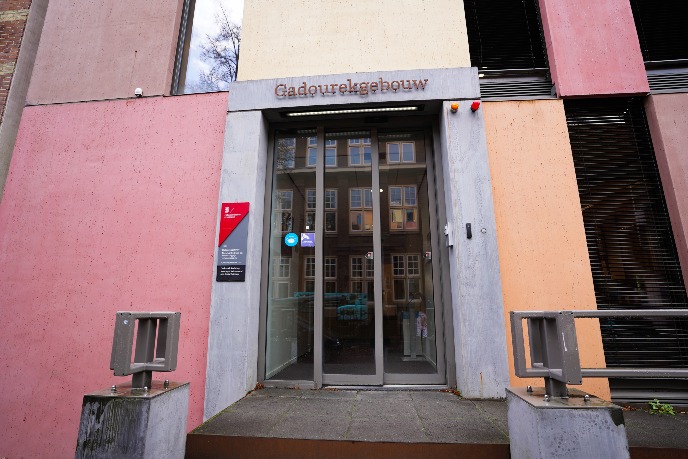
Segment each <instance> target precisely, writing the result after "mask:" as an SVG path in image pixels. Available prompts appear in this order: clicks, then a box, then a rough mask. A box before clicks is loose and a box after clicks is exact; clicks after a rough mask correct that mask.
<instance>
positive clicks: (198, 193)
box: [0, 93, 227, 457]
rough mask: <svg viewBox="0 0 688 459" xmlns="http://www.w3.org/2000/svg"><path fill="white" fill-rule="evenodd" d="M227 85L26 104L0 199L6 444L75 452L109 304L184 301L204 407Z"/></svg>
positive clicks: (101, 376)
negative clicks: (214, 90)
mask: <svg viewBox="0 0 688 459" xmlns="http://www.w3.org/2000/svg"><path fill="white" fill-rule="evenodd" d="M226 110H227V94H226V93H219V94H207V95H194V96H180V97H169V98H149V99H141V100H128V101H110V102H93V103H79V104H66V105H53V106H44V107H28V108H26V109H25V111H24V116H23V119H22V122H21V126H20V130H19V137H18V139H17V146H16V148H15V152H14V156H13V158H12V164H11V166H10V173H9V176H8V180H7V186H6V188H5V195H4V197H3V200H2V203H1V204H0V312H1V313H2V317H3V321H2V333H0V349H2V351H1V352H0V387H2V388H3V396H2V397H0V413H2V415H0V432H2V434H0V456H7V457H69V456H73V454H74V450H75V447H76V438H77V432H78V427H79V416H80V412H81V401H82V397H83V394H84V393H87V392H91V391H94V390H97V389H103V388H106V387H110V386H111V385H112V384H121V383H124V382H126V381H128V380H130V378H128V377H127V378H124V377H117V378H116V377H114V376H113V374H112V372H111V371H110V369H109V364H110V349H111V345H112V344H111V343H112V333H113V330H114V320H115V312H116V311H118V310H134V311H146V310H158V311H159V310H174V311H181V313H182V316H181V332H180V339H179V342H180V344H179V361H178V368H177V371H176V372H174V373H171V374H161V373H155V374H154V377H155V378H156V379H165V378H168V379H172V380H176V381H190V382H191V399H190V404H189V421H188V428H189V429H191V428H193V427H195V426H197V425H198V424H199V423H200V422H201V420H202V414H203V398H204V387H205V369H206V353H207V347H208V344H207V336H208V322H209V305H210V284H211V281H212V273H213V253H214V245H215V244H214V243H215V226H216V215H217V197H218V192H219V190H218V186H219V185H218V184H219V183H220V180H219V179H220V177H219V175H220V162H221V158H222V146H223V137H224V127H225V120H226Z"/></svg>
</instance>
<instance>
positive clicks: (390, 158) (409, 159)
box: [387, 142, 416, 163]
mask: <svg viewBox="0 0 688 459" xmlns="http://www.w3.org/2000/svg"><path fill="white" fill-rule="evenodd" d="M387 162H388V163H415V162H416V144H415V143H413V142H387Z"/></svg>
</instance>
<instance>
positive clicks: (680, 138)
mask: <svg viewBox="0 0 688 459" xmlns="http://www.w3.org/2000/svg"><path fill="white" fill-rule="evenodd" d="M645 110H646V113H647V122H648V124H649V126H650V133H651V134H652V144H653V145H654V148H655V155H656V157H657V165H658V166H659V173H660V175H661V177H662V186H663V188H664V196H665V198H666V203H667V208H668V209H669V216H670V218H671V226H672V228H673V230H674V238H675V240H676V249H677V250H678V256H679V260H680V261H681V270H682V271H683V280H684V282H686V284H688V154H686V152H687V151H688V136H687V135H686V133H688V94H685V93H684V94H658V95H654V96H651V97H648V98H647V99H646V102H645Z"/></svg>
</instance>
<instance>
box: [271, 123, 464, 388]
mask: <svg viewBox="0 0 688 459" xmlns="http://www.w3.org/2000/svg"><path fill="white" fill-rule="evenodd" d="M361 121H362V120H358V119H355V120H331V121H330V120H314V121H313V122H311V123H289V124H285V125H282V124H281V123H280V124H279V125H273V126H271V127H270V133H269V142H268V152H267V164H268V169H267V171H266V172H267V173H266V192H265V199H264V203H265V207H264V208H265V209H266V212H265V213H264V218H263V228H264V234H263V245H264V247H268V246H269V244H270V231H269V228H270V219H271V215H272V212H271V211H268V210H267V209H272V191H273V184H272V179H271V178H272V174H273V168H274V144H275V140H274V139H275V132H276V131H277V130H278V129H283V128H297V127H301V126H304V127H306V126H307V127H310V128H313V127H314V126H315V127H316V129H317V138H318V155H317V160H316V167H315V173H316V196H324V189H325V176H324V172H325V165H324V161H325V130H326V129H327V130H333V131H335V130H339V129H348V128H351V127H354V126H355V127H357V128H359V129H365V130H368V131H370V136H371V175H372V177H371V186H372V189H373V190H375V191H376V192H374V193H373V222H374V225H373V235H372V237H373V257H374V270H375V274H374V284H375V306H374V307H375V319H374V320H375V325H374V326H375V369H376V372H375V374H374V375H355V374H332V373H331V374H326V373H323V348H322V342H323V307H324V296H323V293H324V277H323V274H324V273H323V270H324V264H323V261H324V247H323V244H317V243H316V247H315V265H316V266H315V269H316V271H315V278H316V282H315V292H314V297H315V299H314V311H313V320H314V324H313V359H314V360H313V372H314V374H313V379H312V380H272V379H271V380H267V383H268V384H269V385H270V386H274V387H295V386H298V387H300V388H309V387H311V388H321V387H322V386H323V385H343V386H348V385H351V386H382V385H385V384H389V385H438V384H439V385H445V384H448V383H450V382H451V381H452V380H453V378H451V377H450V372H452V373H453V371H454V368H455V365H454V362H453V361H451V362H449V361H448V358H449V357H453V354H454V352H447V351H448V349H449V348H451V349H449V350H450V351H453V346H452V343H447V341H446V340H447V339H452V338H453V333H452V329H451V327H452V324H451V316H452V311H451V294H450V293H449V294H448V288H449V287H448V285H447V284H446V282H443V280H442V276H441V269H442V268H443V267H444V266H445V265H446V263H447V261H446V248H445V247H443V246H442V244H441V241H440V237H439V236H440V231H439V229H440V225H441V224H442V222H444V221H445V220H446V216H445V215H444V207H443V205H442V204H443V201H444V199H443V192H444V191H443V188H442V189H440V188H438V187H442V186H443V183H442V180H441V173H440V174H438V173H437V172H436V171H437V166H438V164H441V161H440V160H439V154H440V150H439V144H438V143H437V126H436V125H435V123H434V122H433V123H432V127H429V128H427V127H426V128H423V127H422V126H423V124H420V123H419V124H416V125H414V124H408V125H407V124H406V123H402V124H403V125H402V126H397V125H396V124H395V123H391V126H389V127H387V126H386V127H385V129H384V130H385V131H387V130H403V129H414V128H415V129H422V130H423V133H424V139H425V143H426V159H425V167H426V171H427V173H426V176H427V180H428V204H429V209H428V211H429V220H430V231H431V241H432V242H431V249H432V253H433V256H432V270H433V280H432V283H433V297H434V299H435V300H434V301H435V304H436V308H435V311H436V316H435V334H436V339H435V346H436V350H437V372H436V373H432V374H408V373H385V372H384V356H383V304H382V285H383V284H382V271H383V269H382V240H381V236H382V234H381V233H382V229H381V225H380V222H381V215H380V212H381V207H380V192H379V191H378V190H379V189H380V168H379V151H378V150H379V142H378V129H377V128H374V127H369V128H367V127H364V126H362V124H363V123H361ZM324 213H325V212H324V200H323V199H322V198H321V199H316V220H315V221H316V231H315V239H316V241H323V237H324V221H323V220H324ZM261 265H262V266H261V267H262V273H263V275H262V279H261V301H260V304H261V307H260V325H259V334H258V338H259V349H258V352H259V353H258V380H259V381H261V382H264V383H265V382H266V380H265V351H266V338H267V330H266V321H267V289H268V274H269V253H268V251H264V257H263V260H262V263H261ZM437 306H439V307H437ZM448 321H449V323H448ZM448 332H449V333H448ZM446 344H449V345H446ZM449 354H452V355H451V356H450V355H449Z"/></svg>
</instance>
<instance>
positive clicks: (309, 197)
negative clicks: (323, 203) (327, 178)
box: [306, 188, 316, 231]
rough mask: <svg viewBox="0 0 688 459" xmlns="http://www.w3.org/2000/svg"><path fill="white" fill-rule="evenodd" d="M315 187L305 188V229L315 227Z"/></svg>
mask: <svg viewBox="0 0 688 459" xmlns="http://www.w3.org/2000/svg"><path fill="white" fill-rule="evenodd" d="M315 199H316V198H315V189H314V188H309V189H307V190H306V230H308V231H311V230H314V229H315Z"/></svg>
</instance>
